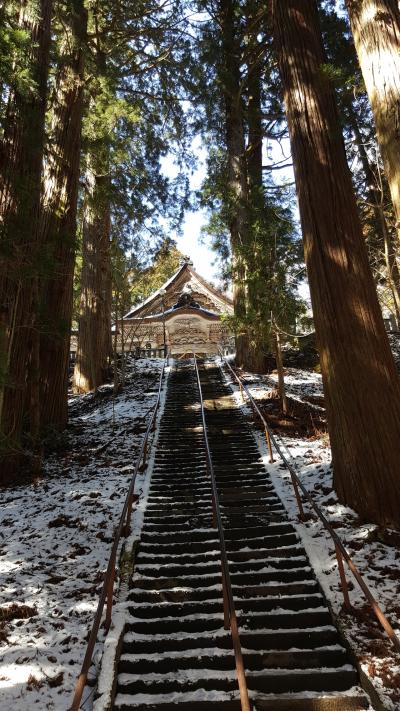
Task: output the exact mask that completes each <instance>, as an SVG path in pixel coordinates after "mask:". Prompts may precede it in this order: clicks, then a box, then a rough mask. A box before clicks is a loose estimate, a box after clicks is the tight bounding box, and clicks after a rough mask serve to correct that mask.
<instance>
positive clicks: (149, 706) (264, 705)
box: [114, 690, 369, 711]
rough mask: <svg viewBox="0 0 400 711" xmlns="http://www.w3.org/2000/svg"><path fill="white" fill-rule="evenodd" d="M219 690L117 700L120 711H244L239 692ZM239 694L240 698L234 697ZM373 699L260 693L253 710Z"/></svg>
mask: <svg viewBox="0 0 400 711" xmlns="http://www.w3.org/2000/svg"><path fill="white" fill-rule="evenodd" d="M216 696H217V695H216V694H215V692H210V693H209V694H207V692H206V691H204V694H201V699H199V694H198V692H194V694H181V695H180V696H179V701H178V699H176V695H175V694H174V695H173V697H174V698H173V699H171V698H169V697H168V696H166V695H165V694H162V695H156V694H155V695H153V694H149V695H147V696H145V695H141V696H140V698H138V697H133V696H131V695H128V694H123V693H119V694H118V695H117V697H116V699H115V702H114V708H115V710H116V711H241V704H240V700H239V698H237V697H238V694H236V695H235V694H230V695H229V696H231V697H232V698H224V695H222V694H221V698H220V699H218V698H216ZM234 696H236V698H233V697H234ZM368 707H369V703H368V701H367V700H366V698H365V696H362V694H361V692H360V691H358V692H357V690H355V691H354V695H352V696H349V695H348V694H346V696H340V695H338V694H329V695H328V694H324V695H323V696H321V694H318V696H316V697H315V698H312V696H311V694H310V693H308V694H307V696H304V697H303V698H302V697H301V695H297V696H294V695H293V694H291V695H290V696H287V695H280V696H279V697H278V696H275V695H274V696H273V698H270V699H268V698H265V699H263V700H260V699H259V695H257V696H256V698H255V699H254V700H253V701H252V711H363V710H364V709H368Z"/></svg>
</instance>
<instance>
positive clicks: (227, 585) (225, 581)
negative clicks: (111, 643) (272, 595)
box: [193, 354, 251, 711]
mask: <svg viewBox="0 0 400 711" xmlns="http://www.w3.org/2000/svg"><path fill="white" fill-rule="evenodd" d="M193 360H194V367H195V371H196V378H197V385H198V389H199V398H200V406H201V419H202V423H203V434H204V443H205V448H206V461H207V471H208V474H209V476H210V479H211V488H212V507H213V526H214V528H217V529H218V535H219V543H220V550H221V569H222V594H223V602H224V627H225V629H226V630H228V629H230V630H231V635H232V643H233V649H234V653H235V663H236V674H237V679H238V685H239V692H240V703H241V707H242V711H250V708H251V707H250V701H249V693H248V689H247V681H246V675H245V671H244V664H243V654H242V646H241V643H240V637H239V629H238V623H237V616H236V609H235V602H234V599H233V593H232V584H231V578H230V574H229V565H228V557H227V555H226V546H225V536H224V527H223V524H222V516H221V509H220V504H219V496H218V489H217V484H216V481H215V473H214V466H213V463H212V458H211V452H210V445H209V442H208V434H207V424H206V418H205V414H204V401H203V393H202V389H201V383H200V375H199V369H198V366H197V358H196V355H195V354H193Z"/></svg>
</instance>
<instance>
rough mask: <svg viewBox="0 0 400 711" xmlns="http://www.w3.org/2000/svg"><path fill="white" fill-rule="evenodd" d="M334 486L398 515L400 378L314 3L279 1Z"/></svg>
mask: <svg viewBox="0 0 400 711" xmlns="http://www.w3.org/2000/svg"><path fill="white" fill-rule="evenodd" d="M273 17H274V31H275V41H276V48H277V51H278V60H279V67H280V73H281V78H282V83H283V87H284V98H285V104H286V112H287V117H288V124H289V133H290V139H291V144H292V152H293V157H294V163H295V174H296V185H297V194H298V199H299V206H300V215H301V224H302V231H303V239H304V249H305V259H306V264H307V270H308V276H309V282H310V291H311V298H312V304H313V311H314V320H315V329H316V334H317V339H318V345H319V352H320V358H321V371H322V376H323V382H324V391H325V400H326V408H327V417H328V426H329V434H330V439H331V445H332V458H333V466H334V485H335V488H336V491H337V493H338V496H339V499H340V500H341V501H342V502H344V503H346V504H348V505H349V506H351V507H353V508H354V509H355V510H356V511H357V512H358V513H359V514H360V516H361V517H362V518H365V519H369V520H372V521H374V522H376V523H378V524H380V525H389V526H396V527H397V526H398V525H399V521H400V485H399V484H400V476H399V460H400V385H399V378H398V375H397V372H396V368H395V364H394V360H393V356H392V353H391V351H390V347H389V343H388V339H387V334H386V331H385V327H384V324H383V319H382V314H381V310H380V307H379V303H378V299H377V295H376V290H375V286H374V282H373V279H372V275H371V271H370V268H369V264H368V259H367V253H366V247H365V244H364V240H363V236H362V230H361V224H360V220H359V216H358V213H357V206H356V200H355V195H354V191H353V186H352V182H351V176H350V171H349V169H348V165H347V162H346V155H345V149H344V144H343V138H342V135H341V131H340V124H339V119H338V113H337V108H336V104H335V96H334V92H333V89H332V86H331V84H330V82H329V80H328V78H327V77H326V76H325V75H324V74H323V72H322V70H321V66H322V65H323V64H324V63H325V61H326V60H325V56H324V53H323V49H322V40H321V34H320V29H319V24H318V16H317V8H316V3H315V2H310V0H284V1H283V0H274V2H273Z"/></svg>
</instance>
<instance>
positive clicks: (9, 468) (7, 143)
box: [0, 0, 53, 479]
mask: <svg viewBox="0 0 400 711" xmlns="http://www.w3.org/2000/svg"><path fill="white" fill-rule="evenodd" d="M52 9H53V3H52V0H41V2H40V15H39V17H37V16H36V13H35V8H34V7H33V4H32V3H31V2H26V3H23V4H22V7H21V10H20V18H19V24H20V26H21V27H22V28H24V29H25V30H27V31H28V32H29V34H30V38H31V44H30V57H29V60H30V65H31V68H32V79H33V81H34V82H35V85H36V86H35V87H34V88H32V89H31V90H30V91H28V92H27V93H24V94H21V93H20V92H19V91H18V90H15V91H14V92H12V93H11V96H10V99H9V103H8V109H7V115H6V119H5V130H4V135H3V139H2V141H1V144H0V166H1V172H0V225H1V227H0V229H1V240H0V245H1V246H0V249H1V254H0V257H1V259H0V263H1V267H0V301H1V314H2V315H1V320H0V321H1V327H2V330H3V332H2V334H1V335H0V344H1V347H2V352H1V354H0V363H1V370H2V381H1V382H0V440H1V441H0V449H1V452H0V457H1V458H2V460H3V461H2V473H3V477H4V478H5V479H6V478H12V477H13V476H14V475H15V473H16V472H17V470H18V469H19V468H20V464H21V454H22V450H21V447H22V431H23V425H24V419H25V414H26V405H27V403H29V401H30V399H29V397H28V396H27V381H28V372H29V367H30V359H31V356H32V352H31V348H32V344H33V340H34V339H32V337H31V336H32V334H31V329H32V328H34V329H36V328H37V322H36V321H37V319H36V314H35V313H34V304H35V300H34V298H33V294H34V293H35V290H36V282H37V280H38V278H39V242H38V236H39V220H40V191H41V174H42V162H43V149H44V140H45V113H46V102H47V80H48V72H49V54H50V40H51V37H50V29H51V18H52ZM34 402H35V403H36V402H37V401H36V399H35V400H34ZM36 418H37V413H31V419H32V421H35V420H36Z"/></svg>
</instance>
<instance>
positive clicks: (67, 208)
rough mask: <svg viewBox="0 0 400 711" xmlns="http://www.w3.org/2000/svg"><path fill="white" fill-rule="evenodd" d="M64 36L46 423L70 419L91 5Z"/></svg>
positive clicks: (50, 169) (57, 106)
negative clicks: (81, 163)
mask: <svg viewBox="0 0 400 711" xmlns="http://www.w3.org/2000/svg"><path fill="white" fill-rule="evenodd" d="M73 5H74V11H73V12H72V11H71V14H70V16H69V17H70V22H71V27H70V31H69V32H68V35H67V36H66V38H65V45H64V48H63V52H64V53H63V55H62V57H61V63H60V67H59V70H58V75H57V82H56V88H55V99H54V106H53V120H52V129H51V144H50V146H49V155H48V160H47V164H46V166H45V194H44V199H43V218H42V225H41V239H42V244H43V246H44V250H45V254H46V263H47V264H50V265H51V269H50V271H49V273H48V274H46V275H45V277H44V279H43V283H42V299H41V301H42V308H41V312H42V319H43V321H42V335H41V343H40V351H41V353H40V360H41V399H42V406H41V411H42V412H41V423H42V427H48V426H51V427H54V428H56V429H60V430H61V429H63V428H64V427H65V426H66V423H67V417H68V409H67V399H68V368H69V351H70V349H69V343H70V333H71V320H72V305H73V276H74V266H75V244H76V214H77V203H78V189H79V175H80V154H81V128H82V113H83V93H84V90H83V81H84V48H85V43H86V30H87V11H86V10H85V7H84V3H83V0H76V1H75V2H74V3H73Z"/></svg>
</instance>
